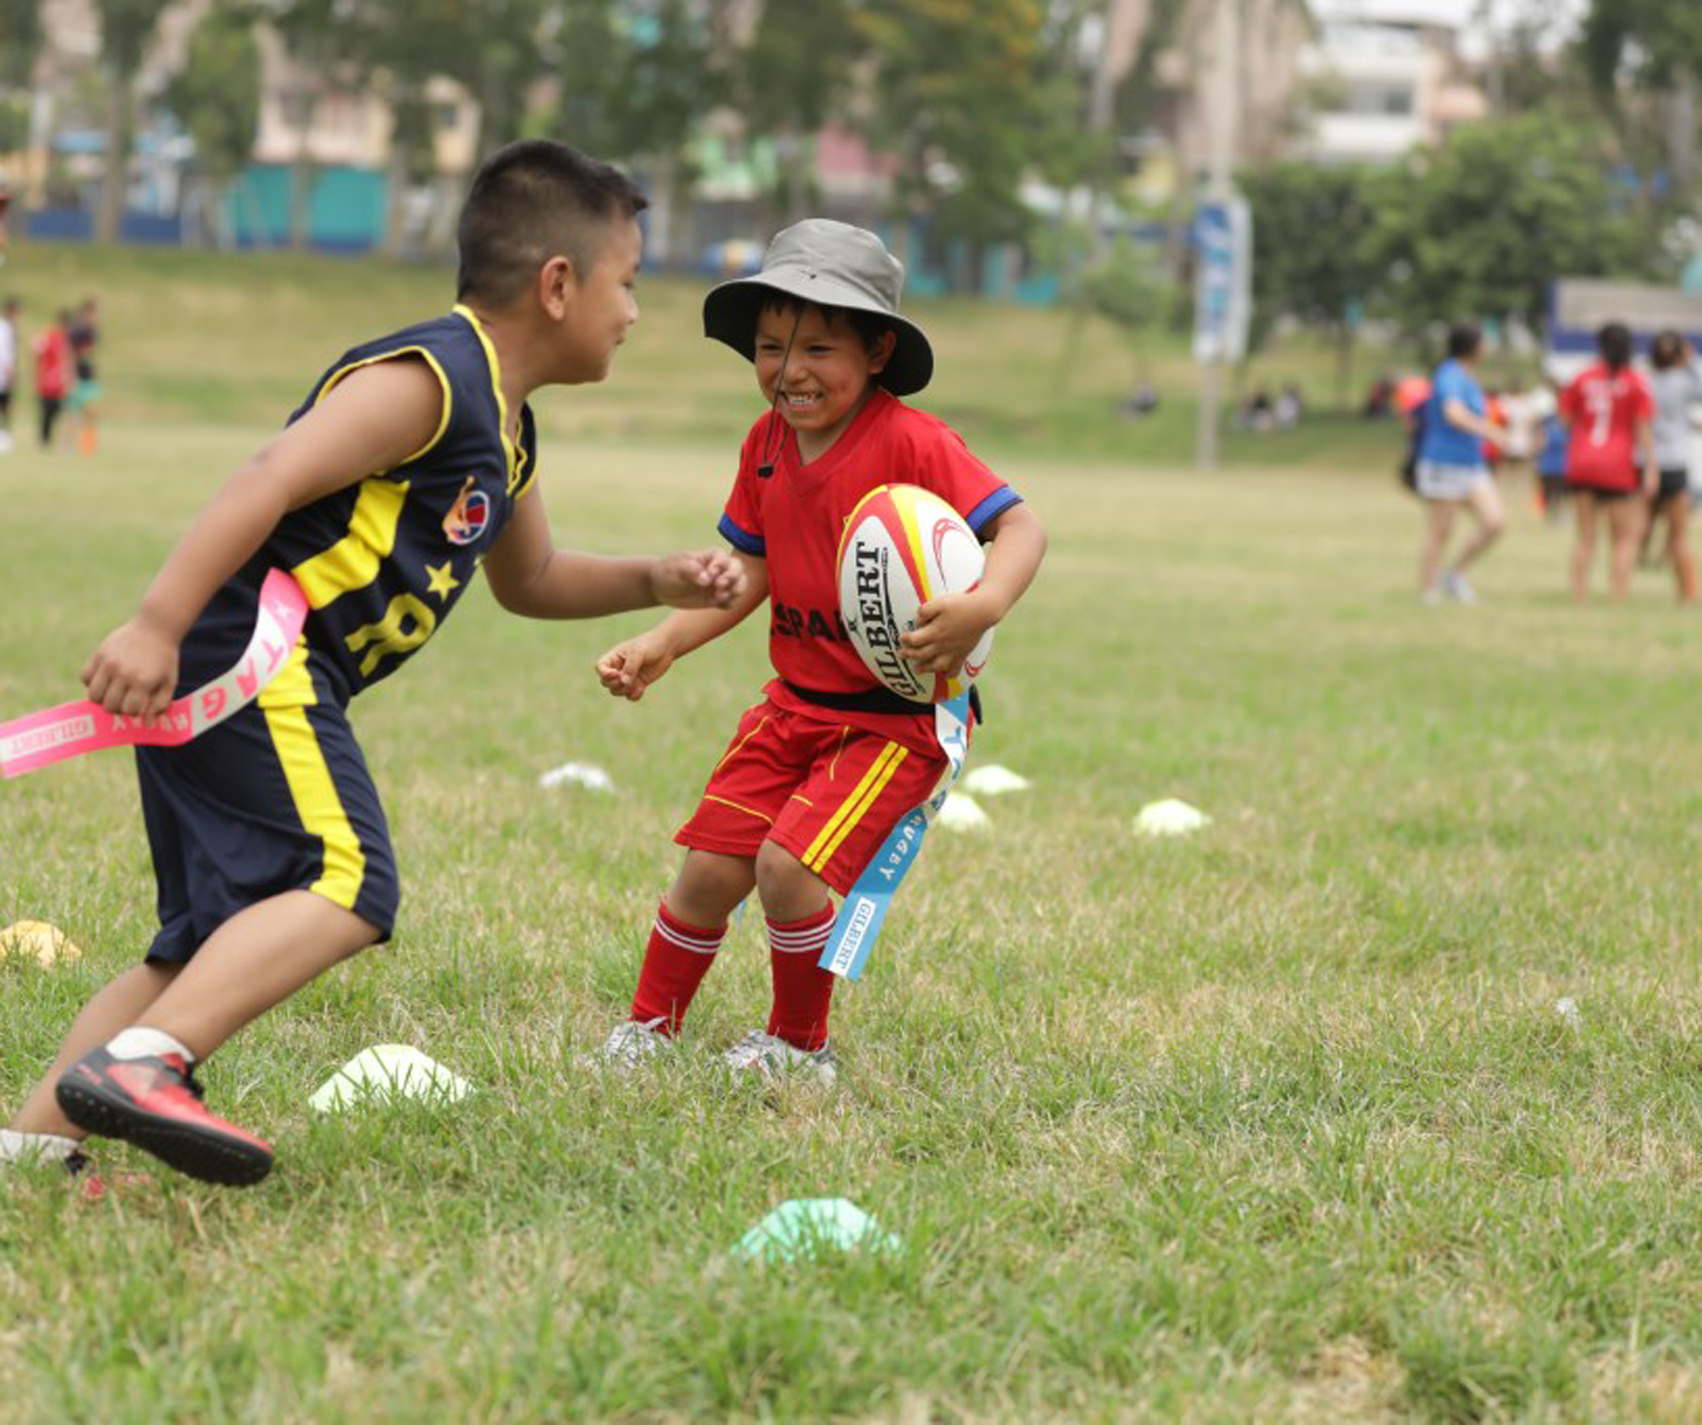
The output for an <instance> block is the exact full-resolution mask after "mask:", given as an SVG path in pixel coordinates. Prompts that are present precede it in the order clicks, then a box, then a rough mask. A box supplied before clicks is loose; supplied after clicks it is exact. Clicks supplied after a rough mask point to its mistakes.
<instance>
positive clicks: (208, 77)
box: [165, 5, 260, 181]
mask: <svg viewBox="0 0 1702 1425" xmlns="http://www.w3.org/2000/svg"><path fill="white" fill-rule="evenodd" d="M165 97H166V103H167V104H168V105H169V106H170V108H171V110H172V112H173V113H174V114H176V115H177V118H178V121H179V122H180V123H181V124H182V125H183V126H184V128H186V129H187V130H188V131H189V135H190V137H191V138H192V139H193V140H194V141H195V163H196V166H197V167H198V168H199V169H200V170H201V172H202V173H203V174H205V175H206V176H207V177H209V178H212V179H213V180H215V181H224V180H228V179H230V178H233V177H234V176H235V175H236V174H238V173H240V172H241V171H242V169H243V168H244V166H245V165H246V164H247V163H248V160H249V156H250V154H251V153H252V152H253V147H254V130H255V126H256V124H257V123H258V122H259V116H260V48H259V46H258V45H257V44H256V43H255V39H254V29H253V25H252V23H251V22H250V21H249V19H248V18H247V17H246V15H244V14H243V13H241V12H239V11H237V10H235V9H233V8H232V7H230V6H228V5H221V6H218V7H215V8H214V9H213V10H211V11H209V12H208V13H207V14H206V15H205V16H203V17H202V20H201V23H200V24H199V25H197V26H196V28H195V33H194V35H193V36H191V38H190V41H189V52H188V55H187V57H186V58H185V61H184V65H183V68H182V69H180V70H179V71H178V72H177V73H176V74H175V75H174V76H173V77H172V80H171V84H170V86H169V87H168V88H167V90H166V96H165Z"/></svg>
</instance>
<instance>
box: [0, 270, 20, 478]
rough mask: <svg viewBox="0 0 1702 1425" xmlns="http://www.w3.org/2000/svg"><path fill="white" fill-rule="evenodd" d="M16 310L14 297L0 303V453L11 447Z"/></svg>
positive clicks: (16, 341)
mask: <svg viewBox="0 0 1702 1425" xmlns="http://www.w3.org/2000/svg"><path fill="white" fill-rule="evenodd" d="M18 310H19V304H18V299H17V298H16V297H8V298H6V300H5V301H4V302H3V303H0V455H4V454H5V453H6V452H7V451H9V450H10V449H11V448H12V392H13V391H14V390H16V389H17V385H18Z"/></svg>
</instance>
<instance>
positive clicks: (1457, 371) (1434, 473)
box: [1414, 322, 1507, 604]
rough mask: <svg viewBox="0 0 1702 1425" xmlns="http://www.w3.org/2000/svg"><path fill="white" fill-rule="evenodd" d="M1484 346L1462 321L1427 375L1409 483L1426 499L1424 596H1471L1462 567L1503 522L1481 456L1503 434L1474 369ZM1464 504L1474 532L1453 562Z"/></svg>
mask: <svg viewBox="0 0 1702 1425" xmlns="http://www.w3.org/2000/svg"><path fill="white" fill-rule="evenodd" d="M1482 352H1483V332H1482V331H1481V330H1480V329H1479V328H1478V326H1477V325H1476V323H1473V322H1461V323H1457V324H1456V325H1455V326H1453V327H1452V328H1450V330H1449V332H1448V356H1447V359H1446V360H1445V361H1443V363H1442V364H1441V365H1440V366H1438V367H1437V368H1436V374H1435V375H1434V376H1432V377H1431V380H1430V399H1429V400H1428V401H1427V402H1426V403H1425V404H1424V407H1423V409H1422V410H1421V411H1420V413H1419V419H1420V420H1421V421H1422V422H1423V428H1422V430H1421V432H1420V434H1419V439H1418V461H1417V464H1416V467H1415V469H1414V488H1415V490H1416V491H1417V493H1418V495H1419V496H1420V498H1422V499H1423V500H1424V502H1425V517H1426V523H1425V530H1424V545H1423V548H1422V551H1421V553H1420V555H1419V563H1418V587H1419V592H1420V594H1421V596H1422V597H1423V599H1424V601H1425V602H1426V603H1438V602H1440V601H1441V600H1442V599H1443V598H1450V599H1456V600H1458V601H1459V602H1460V603H1463V604H1472V603H1476V602H1477V594H1476V592H1475V591H1474V590H1473V588H1472V586H1471V585H1470V583H1468V582H1467V580H1466V569H1467V568H1468V567H1469V566H1470V565H1471V564H1472V563H1473V562H1475V561H1476V560H1477V558H1478V557H1479V556H1480V555H1481V554H1482V553H1483V552H1484V550H1486V549H1488V548H1489V546H1490V545H1492V544H1494V543H1495V541H1496V540H1497V539H1499V538H1500V537H1501V531H1502V530H1503V529H1504V528H1506V524H1507V515H1506V511H1505V509H1504V508H1503V506H1502V503H1501V492H1500V491H1499V490H1498V489H1497V488H1496V485H1495V479H1494V477H1493V476H1492V475H1491V474H1490V472H1489V466H1488V465H1487V463H1486V462H1485V461H1484V458H1483V443H1484V442H1485V441H1490V442H1492V443H1494V444H1496V445H1504V444H1505V443H1506V441H1507V433H1506V432H1505V431H1504V430H1502V428H1501V427H1500V426H1498V425H1497V424H1495V422H1494V421H1492V420H1490V419H1489V417H1488V415H1487V413H1486V410H1487V408H1486V406H1485V403H1484V399H1483V387H1481V386H1480V385H1478V383H1477V378H1476V377H1475V376H1474V375H1473V374H1472V368H1473V367H1474V366H1476V365H1477V360H1478V357H1479V356H1480V355H1481V354H1482ZM1461 506H1464V507H1465V508H1466V509H1467V510H1469V511H1470V512H1471V515H1472V518H1473V519H1474V520H1476V522H1477V531H1476V533H1474V534H1473V535H1472V537H1471V538H1470V539H1468V540H1467V541H1466V543H1465V544H1464V545H1463V546H1462V547H1461V548H1460V550H1459V551H1458V552H1457V553H1456V554H1455V556H1454V558H1453V561H1452V562H1451V563H1444V560H1443V553H1444V551H1445V550H1446V549H1447V547H1448V539H1449V536H1451V535H1452V534H1453V532H1454V519H1455V516H1456V514H1457V512H1458V511H1459V509H1460V508H1461Z"/></svg>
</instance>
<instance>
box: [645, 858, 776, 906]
mask: <svg viewBox="0 0 1702 1425" xmlns="http://www.w3.org/2000/svg"><path fill="white" fill-rule="evenodd" d="M753 879H754V877H753V874H752V870H751V862H750V860H749V858H747V857H743V856H724V855H720V854H718V853H715V852H703V851H688V852H687V853H686V858H685V861H684V863H683V864H682V865H681V866H680V873H679V875H678V876H677V877H676V878H675V880H674V886H673V889H672V890H671V891H669V892H668V894H667V896H666V898H665V899H666V900H667V902H668V906H669V908H670V909H671V910H673V911H674V912H676V913H677V914H680V915H682V916H684V917H685V918H686V919H688V920H690V919H691V917H692V916H693V915H696V916H697V917H698V921H701V922H702V923H704V924H707V923H708V922H709V921H711V920H714V921H719V920H724V919H725V918H726V917H727V916H728V915H730V914H731V913H732V910H733V907H734V906H736V905H738V903H739V902H740V901H742V900H743V899H744V898H745V897H746V896H748V895H749V894H750V892H751V885H752V882H753ZM694 923H697V922H694Z"/></svg>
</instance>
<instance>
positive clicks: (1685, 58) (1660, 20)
mask: <svg viewBox="0 0 1702 1425" xmlns="http://www.w3.org/2000/svg"><path fill="white" fill-rule="evenodd" d="M1580 48H1581V50H1582V52H1583V55H1584V59H1585V63H1586V65H1587V67H1588V69H1589V72H1590V75H1591V77H1592V78H1593V79H1594V80H1595V82H1596V84H1597V85H1598V86H1599V87H1600V88H1601V90H1602V92H1603V93H1604V94H1611V93H1612V92H1613V91H1614V89H1615V88H1616V86H1617V84H1618V82H1619V80H1620V79H1621V77H1622V74H1623V70H1624V68H1625V67H1626V66H1627V65H1630V66H1631V67H1633V68H1634V69H1635V70H1636V71H1637V72H1638V73H1639V74H1640V75H1641V77H1642V78H1644V79H1646V80H1649V81H1652V82H1653V83H1654V84H1656V85H1657V86H1660V87H1663V88H1664V87H1666V86H1667V85H1669V84H1670V83H1671V82H1672V80H1673V77H1674V76H1675V75H1676V74H1678V73H1681V72H1687V73H1689V74H1690V75H1691V76H1692V77H1693V78H1698V79H1702V6H1699V5H1696V4H1695V3H1693V0H1591V3H1590V7H1589V9H1588V10H1587V11H1586V12H1585V15H1584V24H1583V30H1582V33H1581V36H1580Z"/></svg>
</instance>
